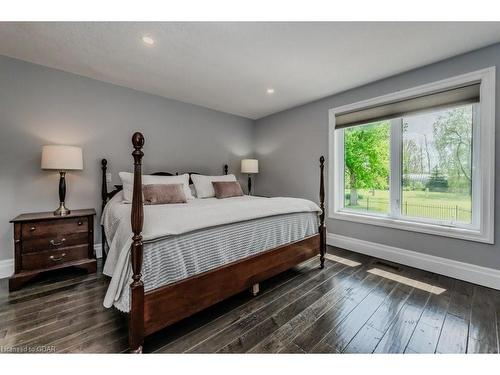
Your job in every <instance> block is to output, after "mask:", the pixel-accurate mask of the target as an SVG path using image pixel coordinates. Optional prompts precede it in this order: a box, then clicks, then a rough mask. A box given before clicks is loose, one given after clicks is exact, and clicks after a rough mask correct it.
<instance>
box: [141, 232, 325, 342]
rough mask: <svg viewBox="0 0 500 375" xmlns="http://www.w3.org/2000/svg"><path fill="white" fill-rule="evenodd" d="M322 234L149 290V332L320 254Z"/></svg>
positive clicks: (146, 328) (146, 305)
mask: <svg viewBox="0 0 500 375" xmlns="http://www.w3.org/2000/svg"><path fill="white" fill-rule="evenodd" d="M319 242H320V241H319V234H316V235H314V236H311V237H308V238H306V239H304V240H301V241H297V242H294V243H291V244H287V245H284V246H280V247H278V248H275V249H272V250H269V251H266V252H264V253H260V254H257V255H255V256H252V257H249V258H245V259H243V260H241V261H237V262H234V263H231V264H228V265H225V266H223V267H219V268H216V269H215V270H211V271H208V272H204V273H202V274H199V275H196V276H193V277H190V278H188V279H185V280H181V281H179V282H176V283H173V284H169V285H167V286H164V287H162V288H158V289H155V290H152V291H150V292H147V293H146V295H145V296H144V331H145V334H146V335H149V334H151V333H153V332H156V331H158V330H160V329H162V328H165V327H167V326H169V325H171V324H173V323H175V322H177V321H179V320H181V319H184V318H186V317H188V316H191V315H193V314H195V313H197V312H199V311H202V310H204V309H206V308H207V307H210V306H212V305H214V304H216V303H217V302H221V301H223V300H225V299H227V298H228V297H231V296H234V295H235V294H237V293H240V292H242V291H244V290H247V289H248V288H250V287H251V286H252V285H254V284H256V283H259V282H261V281H264V280H266V279H268V278H270V277H272V276H275V275H277V274H279V273H281V272H283V271H286V270H288V269H290V268H291V267H293V266H295V265H297V264H299V263H302V262H303V261H305V260H307V259H309V258H311V257H314V256H317V255H318V248H319Z"/></svg>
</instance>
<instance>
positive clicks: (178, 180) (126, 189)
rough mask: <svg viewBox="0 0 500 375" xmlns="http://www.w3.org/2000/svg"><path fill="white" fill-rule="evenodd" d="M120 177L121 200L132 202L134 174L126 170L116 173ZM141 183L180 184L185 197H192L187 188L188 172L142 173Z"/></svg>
mask: <svg viewBox="0 0 500 375" xmlns="http://www.w3.org/2000/svg"><path fill="white" fill-rule="evenodd" d="M118 176H120V179H121V180H122V184H123V201H124V202H127V203H131V202H132V195H133V192H134V174H133V173H128V172H120V173H118ZM142 184H143V185H150V184H165V185H166V184H182V185H183V190H184V194H185V195H186V199H194V197H193V195H192V194H191V189H190V188H189V174H187V173H186V174H181V175H179V176H152V175H143V176H142Z"/></svg>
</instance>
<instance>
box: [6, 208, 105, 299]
mask: <svg viewBox="0 0 500 375" xmlns="http://www.w3.org/2000/svg"><path fill="white" fill-rule="evenodd" d="M94 215H95V210H94V209H88V210H71V213H70V214H69V215H66V216H55V215H54V214H53V213H52V212H38V213H31V214H22V215H19V216H17V217H16V218H14V219H12V220H11V221H10V222H11V223H14V245H15V273H14V275H13V276H12V277H11V278H10V280H9V290H10V291H13V290H17V289H19V288H21V287H22V286H23V285H24V284H25V283H26V282H27V281H29V280H30V279H31V278H33V277H35V276H36V275H38V274H39V273H41V272H45V271H50V270H54V269H59V268H65V267H70V266H75V267H79V268H84V269H85V270H87V272H89V273H91V272H95V271H96V260H95V255H94Z"/></svg>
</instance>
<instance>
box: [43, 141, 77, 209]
mask: <svg viewBox="0 0 500 375" xmlns="http://www.w3.org/2000/svg"><path fill="white" fill-rule="evenodd" d="M42 169H51V170H57V171H59V176H60V178H59V208H58V209H57V210H55V211H54V215H56V216H65V215H69V214H70V213H71V211H70V210H68V209H67V208H66V206H65V205H64V200H65V198H66V178H65V177H66V171H69V170H82V169H83V157H82V149H81V148H80V147H74V146H63V145H49V146H43V149H42Z"/></svg>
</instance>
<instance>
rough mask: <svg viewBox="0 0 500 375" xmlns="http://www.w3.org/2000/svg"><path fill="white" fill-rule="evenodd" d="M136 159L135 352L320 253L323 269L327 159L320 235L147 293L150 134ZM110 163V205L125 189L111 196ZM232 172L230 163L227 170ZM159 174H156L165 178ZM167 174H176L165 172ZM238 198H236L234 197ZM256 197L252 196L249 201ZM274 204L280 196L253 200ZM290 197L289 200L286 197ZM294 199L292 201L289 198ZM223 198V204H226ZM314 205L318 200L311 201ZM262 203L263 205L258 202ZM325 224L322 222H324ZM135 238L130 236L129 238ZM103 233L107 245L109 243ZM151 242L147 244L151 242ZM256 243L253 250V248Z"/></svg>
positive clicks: (137, 142)
mask: <svg viewBox="0 0 500 375" xmlns="http://www.w3.org/2000/svg"><path fill="white" fill-rule="evenodd" d="M132 144H133V148H134V150H133V152H132V156H133V159H134V172H133V195H132V204H131V208H130V211H127V212H130V224H131V227H130V228H131V231H132V236H131V237H132V243H131V245H130V262H131V272H130V274H131V278H132V283H131V284H130V309H129V311H128V313H129V348H130V351H131V352H133V353H140V352H142V346H143V342H144V338H145V336H147V335H150V334H152V333H154V332H156V331H158V330H160V329H162V328H165V327H167V326H169V325H171V324H173V323H175V322H177V321H180V320H182V319H184V318H186V317H188V316H190V315H193V314H194V313H196V312H199V311H201V310H203V309H205V308H207V307H209V306H212V305H214V304H216V303H218V302H220V301H222V300H224V299H226V298H228V297H231V296H233V295H235V294H237V293H239V292H242V291H244V290H246V289H250V288H252V290H253V291H254V292H256V291H257V290H258V289H257V285H258V283H259V282H261V281H263V280H265V279H267V278H269V277H272V276H274V275H277V274H278V273H281V272H283V271H285V270H287V269H289V268H291V267H293V266H295V265H297V264H299V263H301V262H303V261H305V260H307V259H309V258H311V257H314V256H316V255H318V254H319V256H320V267H321V268H323V266H324V261H325V251H326V228H325V212H324V198H325V190H324V157H323V156H321V158H320V189H319V198H320V206H319V208H318V206H316V205H314V206H315V207H316V209H317V210H320V212H319V218H318V216H316V221H315V223H316V224H315V225H317V226H316V227H315V230H314V232H312V231H309V232H307V233H308V235H306V236H305V237H302V238H300V239H298V240H294V241H291V242H288V243H285V244H281V245H279V246H275V247H272V248H270V249H269V248H267V249H265V250H263V251H262V252H258V253H252V254H253V255H250V256H246V257H243V258H241V259H237V260H234V261H231V262H230V263H227V264H223V265H221V266H218V267H216V268H212V269H209V270H207V271H205V272H201V273H198V274H194V275H192V276H189V277H186V278H183V279H179V280H176V281H174V282H172V283H168V284H166V285H163V286H159V287H155V288H154V289H150V290H145V284H144V281H143V279H144V278H143V275H142V272H143V259H144V253H143V252H144V243H143V234H144V233H143V229H144V228H143V224H144V207H143V193H142V186H143V185H142V177H143V176H142V158H143V156H144V153H143V151H142V148H143V146H144V136H143V135H142V134H141V133H139V132H137V133H135V134H134V135H133V137H132ZM106 168H107V162H106V160H103V161H102V171H103V173H102V175H103V181H102V200H103V208H104V206H105V205H106V203H107V202H108V201H109V200H110V199H111V198H113V197H114V195H115V194H116V193H117V192H118V191H119V190H120V189H119V187H118V188H117V189H115V190H113V191H112V192H110V193H108V191H107V184H106ZM224 173H225V174H227V165H226V166H225V167H224ZM159 174H160V173H157V174H156V175H159ZM163 175H172V174H170V173H163ZM230 199H234V198H229V199H228V200H230ZM249 199H250V198H249ZM253 199H255V200H263V199H264V200H269V202H271V200H273V199H278V198H269V199H268V198H253ZM283 199H285V198H283ZM289 199H290V200H291V199H292V198H289ZM223 200H224V199H222V200H221V201H223ZM310 203H311V204H313V203H312V202H310ZM255 204H257V203H255ZM318 220H319V221H318ZM129 238H130V237H129ZM105 241H106V240H105V239H104V229H103V246H104V242H105ZM146 243H147V241H146ZM250 245H251V244H250V243H248V246H249V247H250Z"/></svg>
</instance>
